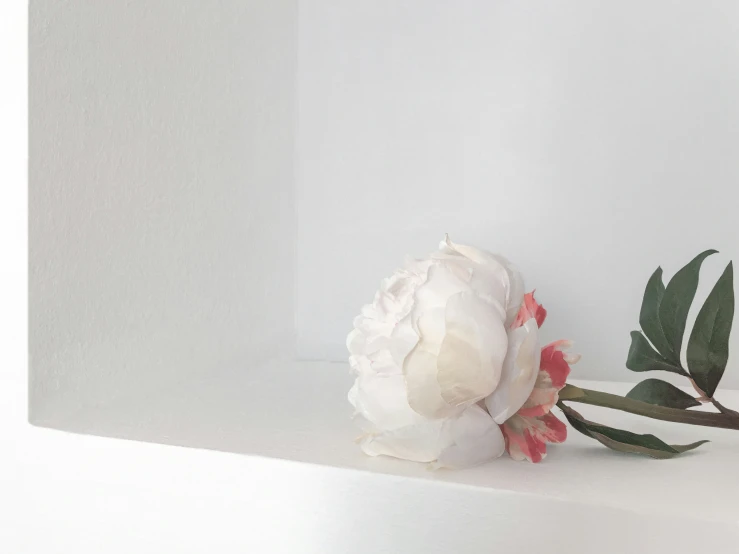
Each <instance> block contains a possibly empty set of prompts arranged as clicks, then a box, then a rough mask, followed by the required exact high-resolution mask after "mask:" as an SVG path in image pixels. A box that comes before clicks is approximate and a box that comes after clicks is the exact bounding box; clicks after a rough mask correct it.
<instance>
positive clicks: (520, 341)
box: [485, 318, 541, 424]
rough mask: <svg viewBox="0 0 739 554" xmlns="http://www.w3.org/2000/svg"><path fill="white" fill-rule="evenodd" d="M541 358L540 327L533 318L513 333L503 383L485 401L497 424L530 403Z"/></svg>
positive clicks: (504, 364) (502, 378)
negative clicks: (526, 403)
mask: <svg viewBox="0 0 739 554" xmlns="http://www.w3.org/2000/svg"><path fill="white" fill-rule="evenodd" d="M540 357H541V350H540V348H539V328H538V326H537V324H536V320H535V319H533V318H532V319H529V321H527V322H526V323H525V324H524V325H523V326H521V327H518V328H516V329H513V330H512V331H511V332H510V333H509V336H508V353H507V355H506V358H505V362H503V372H502V375H501V379H500V382H499V383H498V386H497V387H496V388H495V390H494V391H493V393H492V394H491V395H490V396H488V397H487V398H486V399H485V406H486V407H487V409H488V411H489V412H490V415H491V416H492V417H493V419H494V420H495V422H496V423H499V424H500V423H504V422H505V421H506V420H507V419H508V418H509V417H511V416H512V415H513V414H515V413H516V412H517V411H518V410H519V408H521V406H523V405H524V403H525V402H526V401H527V399H528V398H529V395H530V394H531V392H532V390H533V389H534V384H535V383H536V380H537V376H538V375H539V359H540Z"/></svg>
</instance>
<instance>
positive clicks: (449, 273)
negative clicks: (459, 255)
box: [415, 263, 470, 312]
mask: <svg viewBox="0 0 739 554" xmlns="http://www.w3.org/2000/svg"><path fill="white" fill-rule="evenodd" d="M469 290H470V287H469V284H468V283H467V282H466V279H463V278H462V277H461V276H460V275H459V274H458V272H456V271H453V270H452V269H451V268H449V267H447V266H445V265H444V264H440V263H437V264H435V265H433V266H431V268H430V269H429V271H428V279H427V280H426V282H425V283H424V284H423V285H422V286H420V287H418V290H416V296H415V308H416V311H419V310H420V311H423V312H427V311H429V310H432V309H434V308H444V307H446V304H447V301H448V300H449V297H450V296H453V295H455V294H457V293H460V292H464V291H469Z"/></svg>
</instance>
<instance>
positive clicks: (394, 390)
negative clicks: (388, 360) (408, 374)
mask: <svg viewBox="0 0 739 554" xmlns="http://www.w3.org/2000/svg"><path fill="white" fill-rule="evenodd" d="M349 402H350V403H351V404H352V405H353V406H354V408H355V410H356V411H357V413H358V414H360V415H361V416H362V417H364V418H365V419H366V420H367V421H369V422H371V423H372V424H373V425H375V426H377V427H378V428H381V429H398V428H400V427H406V426H408V425H415V424H417V423H421V422H423V421H424V418H423V417H422V416H421V415H419V414H418V413H417V412H415V411H414V410H413V409H411V407H410V406H409V405H408V398H407V395H406V390H405V378H404V377H403V375H401V374H397V375H382V374H377V373H363V374H360V375H359V376H358V377H357V380H356V382H355V384H354V386H353V387H352V389H351V390H350V391H349Z"/></svg>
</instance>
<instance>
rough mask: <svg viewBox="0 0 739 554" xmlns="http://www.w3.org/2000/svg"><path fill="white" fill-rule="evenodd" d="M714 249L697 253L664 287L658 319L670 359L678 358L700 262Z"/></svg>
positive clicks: (696, 287) (696, 283) (695, 288)
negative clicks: (668, 349)
mask: <svg viewBox="0 0 739 554" xmlns="http://www.w3.org/2000/svg"><path fill="white" fill-rule="evenodd" d="M715 253H716V250H706V251H705V252H702V253H701V254H698V255H697V256H696V257H695V258H694V259H693V260H692V261H691V262H690V263H689V264H688V265H686V266H685V267H683V268H682V269H681V270H680V271H678V272H677V273H675V275H674V276H673V277H672V279H671V280H670V282H669V283H668V285H667V288H666V289H665V294H664V296H663V297H662V302H661V303H660V306H659V320H660V323H661V324H662V329H663V330H664V333H665V339H666V340H667V343H668V344H669V345H670V349H671V350H672V356H673V357H672V360H673V361H678V360H679V359H680V351H681V350H682V347H683V335H684V334H685V322H686V321H687V319H688V312H689V311H690V305H691V304H692V303H693V298H695V291H696V290H697V289H698V275H699V273H700V268H701V264H703V260H705V259H706V258H707V257H708V256H710V255H711V254H715Z"/></svg>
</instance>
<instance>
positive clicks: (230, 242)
mask: <svg viewBox="0 0 739 554" xmlns="http://www.w3.org/2000/svg"><path fill="white" fill-rule="evenodd" d="M295 19H296V7H295V4H294V2H292V1H288V0H279V1H270V2H262V1H257V0H250V1H231V2H201V1H199V0H185V1H183V0H164V1H157V2H149V1H147V0H133V1H128V2H119V1H117V0H101V1H97V0H96V1H95V2H86V1H65V2H58V1H56V0H33V1H32V2H31V11H30V28H31V30H30V187H29V190H30V224H29V227H30V260H29V280H30V352H31V390H30V398H31V406H30V408H31V417H32V419H33V420H34V421H36V422H39V423H42V422H45V421H49V422H53V420H54V419H55V418H57V417H61V415H62V414H63V413H65V412H67V411H73V410H76V409H81V408H84V407H85V406H88V405H94V404H98V403H102V402H107V401H110V400H114V399H115V398H116V397H118V396H119V395H124V396H125V395H129V396H130V395H137V394H142V395H143V394H145V392H146V391H150V390H155V389H156V388H157V387H162V386H169V385H170V384H171V383H172V382H173V381H175V380H179V379H186V378H187V377H188V376H190V377H191V376H193V375H199V374H207V373H209V372H211V371H213V370H215V369H218V368H220V367H223V366H225V365H231V364H234V363H236V362H237V361H239V360H245V359H259V358H260V357H264V356H266V355H268V354H274V352H275V350H276V349H277V348H279V349H280V350H281V351H282V352H283V353H289V351H290V346H289V345H290V344H291V343H292V341H293V332H294V331H293V302H292V291H293V251H294V224H293V222H294V213H293V201H292V198H293V195H292V193H291V191H292V186H293V185H292V183H293V177H292V173H293V171H292V159H293V138H292V137H293V121H294V110H293V98H294V81H295V78H294V75H295V51H294V49H295V33H296V31H295ZM286 344H287V345H288V346H287V347H286V346H285V345H286ZM286 351H287V352H286Z"/></svg>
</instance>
